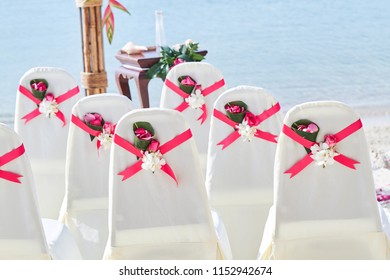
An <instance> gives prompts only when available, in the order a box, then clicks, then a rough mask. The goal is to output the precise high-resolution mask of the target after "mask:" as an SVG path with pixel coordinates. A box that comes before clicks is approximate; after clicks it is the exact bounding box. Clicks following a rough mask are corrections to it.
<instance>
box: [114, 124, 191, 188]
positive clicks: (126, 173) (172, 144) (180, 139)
mask: <svg viewBox="0 0 390 280" xmlns="http://www.w3.org/2000/svg"><path fill="white" fill-rule="evenodd" d="M191 137H192V133H191V130H190V129H188V130H186V131H184V132H183V133H181V134H179V135H177V136H176V137H174V138H173V139H171V140H169V141H168V142H166V143H165V144H163V145H161V146H160V149H159V150H160V153H161V154H166V153H168V152H169V151H171V150H172V149H174V148H176V147H177V146H179V145H181V144H182V143H184V142H185V141H187V140H188V139H190V138H191ZM114 143H115V144H117V145H118V146H120V147H122V148H123V149H125V150H126V151H128V152H130V153H132V154H133V155H135V156H137V157H138V158H139V160H138V161H137V162H136V163H134V164H133V165H131V166H130V167H127V168H126V169H125V170H123V171H121V172H119V173H118V175H121V176H123V178H122V181H124V180H127V179H128V178H130V177H132V176H133V175H135V174H136V173H138V172H139V171H141V169H142V167H141V166H142V157H143V153H142V152H141V151H140V150H138V149H137V148H136V147H134V145H133V144H131V143H130V142H129V141H127V140H125V139H123V138H122V137H120V136H119V135H118V134H115V135H114ZM161 170H162V171H164V172H165V173H166V174H168V175H169V176H170V177H171V178H172V179H173V180H174V181H175V182H176V186H177V185H178V182H177V179H176V176H175V173H174V172H173V170H172V168H171V167H170V166H169V165H168V163H165V164H164V165H162V166H161Z"/></svg>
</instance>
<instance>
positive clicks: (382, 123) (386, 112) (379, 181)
mask: <svg viewBox="0 0 390 280" xmlns="http://www.w3.org/2000/svg"><path fill="white" fill-rule="evenodd" d="M357 111H358V113H359V114H360V116H361V119H362V122H363V128H364V132H365V135H366V139H367V144H368V148H369V153H370V158H371V164H372V171H373V177H374V182H375V188H376V190H377V194H379V193H380V194H382V195H385V196H388V197H390V108H366V109H362V110H360V111H359V109H357ZM380 204H381V205H382V206H383V208H384V210H385V213H386V215H387V217H388V219H389V220H390V200H386V201H380Z"/></svg>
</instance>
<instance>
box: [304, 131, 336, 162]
mask: <svg viewBox="0 0 390 280" xmlns="http://www.w3.org/2000/svg"><path fill="white" fill-rule="evenodd" d="M310 150H311V153H312V155H311V156H310V157H311V158H312V159H313V160H314V161H315V163H316V165H317V166H322V167H323V168H325V167H326V166H327V165H332V164H334V163H335V160H334V157H335V156H338V155H339V153H337V152H336V141H335V138H334V136H333V135H331V134H329V135H325V137H324V142H321V143H318V144H314V145H313V146H311V148H310Z"/></svg>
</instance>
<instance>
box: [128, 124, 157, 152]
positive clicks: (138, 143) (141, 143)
mask: <svg viewBox="0 0 390 280" xmlns="http://www.w3.org/2000/svg"><path fill="white" fill-rule="evenodd" d="M140 127H142V128H143V129H146V130H147V131H149V132H150V134H152V136H154V129H153V127H152V125H151V124H150V123H148V122H135V123H133V131H135V130H136V129H137V128H140ZM151 141H152V139H150V140H142V139H139V138H138V137H137V136H136V135H134V146H135V147H136V148H138V149H140V150H142V151H146V149H147V148H148V146H149V144H150V142H151Z"/></svg>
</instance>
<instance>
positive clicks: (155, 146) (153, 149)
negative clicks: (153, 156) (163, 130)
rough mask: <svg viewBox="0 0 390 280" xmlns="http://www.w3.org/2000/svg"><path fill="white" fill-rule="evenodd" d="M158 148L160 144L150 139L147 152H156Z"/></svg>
mask: <svg viewBox="0 0 390 280" xmlns="http://www.w3.org/2000/svg"><path fill="white" fill-rule="evenodd" d="M158 148H160V142H158V141H157V140H154V139H152V141H150V144H149V146H148V150H149V151H150V152H153V153H155V152H157V151H158Z"/></svg>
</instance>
